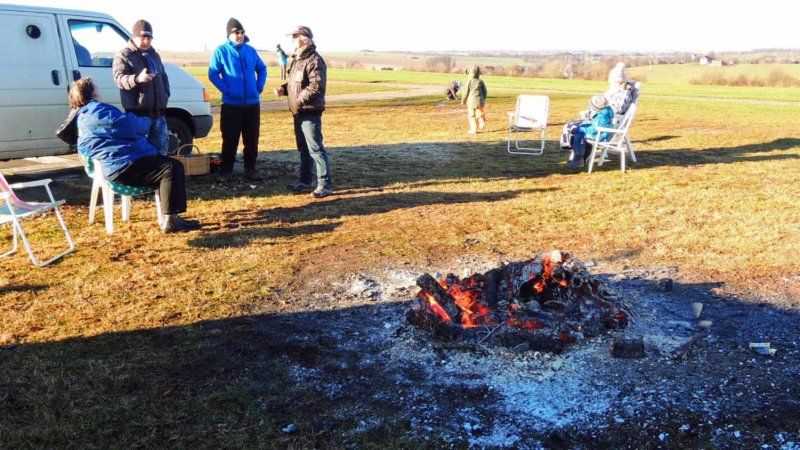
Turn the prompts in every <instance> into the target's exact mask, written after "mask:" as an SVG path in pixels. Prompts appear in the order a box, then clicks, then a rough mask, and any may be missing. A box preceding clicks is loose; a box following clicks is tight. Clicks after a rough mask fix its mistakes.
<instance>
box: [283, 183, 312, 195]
mask: <svg viewBox="0 0 800 450" xmlns="http://www.w3.org/2000/svg"><path fill="white" fill-rule="evenodd" d="M286 189H288V190H290V191H291V192H295V193H298V192H303V191H310V190H313V189H314V185H313V184H311V183H303V182H302V181H295V182H293V183H291V184H289V185H288V186H286Z"/></svg>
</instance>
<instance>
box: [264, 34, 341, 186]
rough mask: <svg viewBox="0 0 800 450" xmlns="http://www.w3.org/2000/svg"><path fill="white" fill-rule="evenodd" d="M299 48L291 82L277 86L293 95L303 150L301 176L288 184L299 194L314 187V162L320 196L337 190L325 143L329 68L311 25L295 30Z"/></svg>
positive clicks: (279, 92)
mask: <svg viewBox="0 0 800 450" xmlns="http://www.w3.org/2000/svg"><path fill="white" fill-rule="evenodd" d="M291 36H292V38H293V39H294V44H295V47H296V48H297V50H295V54H294V55H292V61H291V63H290V64H289V82H288V83H286V84H284V85H282V86H279V87H278V88H276V89H275V94H276V95H287V96H288V97H289V111H291V112H292V115H293V116H294V136H295V140H296V141H297V150H298V151H299V152H300V179H299V180H298V181H295V182H294V183H292V184H290V185H289V186H288V188H289V190H290V191H292V192H295V193H300V192H303V191H306V192H307V191H309V190H311V189H313V188H314V184H313V182H314V179H313V172H312V170H311V165H312V163H313V164H314V166H315V167H316V172H317V187H316V189H314V191H313V192H312V195H313V196H314V197H316V198H322V197H327V196H329V195H331V194H332V193H333V182H332V181H331V174H330V167H329V165H328V154H327V153H326V152H325V146H324V145H323V143H322V112H323V111H325V85H326V81H327V67H326V66H325V60H323V59H322V56H320V54H319V53H317V47H316V45H314V41H313V38H314V35H313V34H312V33H311V29H310V28H308V27H304V26H301V27H297V29H296V30H295V31H294V32H292V34H291Z"/></svg>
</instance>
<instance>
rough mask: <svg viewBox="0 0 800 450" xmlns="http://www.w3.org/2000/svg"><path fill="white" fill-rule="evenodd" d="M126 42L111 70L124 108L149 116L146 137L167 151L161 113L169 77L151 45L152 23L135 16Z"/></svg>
mask: <svg viewBox="0 0 800 450" xmlns="http://www.w3.org/2000/svg"><path fill="white" fill-rule="evenodd" d="M131 31H132V32H131V34H132V37H131V39H130V41H128V45H127V46H125V48H123V49H122V50H120V51H118V52H117V54H116V55H115V56H114V64H113V66H112V71H113V73H114V82H115V83H116V84H117V87H118V88H119V94H120V98H121V100H122V107H123V108H124V109H125V112H129V113H133V114H135V115H137V116H140V117H146V118H149V119H150V129H149V131H148V133H147V138H148V140H149V141H150V143H151V144H153V146H154V147H155V148H156V149H157V150H158V153H159V154H160V155H166V154H168V153H169V133H168V131H167V119H166V117H164V113H165V112H166V110H167V102H168V101H169V78H167V72H166V71H165V70H164V64H162V63H161V56H159V55H158V52H156V50H155V49H154V48H153V44H152V43H153V27H152V26H151V25H150V22H148V21H146V20H137V21H136V23H135V24H133V29H132V30H131Z"/></svg>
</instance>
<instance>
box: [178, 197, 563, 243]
mask: <svg viewBox="0 0 800 450" xmlns="http://www.w3.org/2000/svg"><path fill="white" fill-rule="evenodd" d="M554 190H555V189H554V188H547V189H520V190H515V191H506V192H453V193H450V192H433V191H414V192H392V193H383V192H381V191H380V190H364V189H360V190H356V192H358V193H364V192H369V193H372V192H376V194H375V195H366V196H359V197H351V196H348V197H346V198H345V197H339V198H337V197H336V195H334V196H332V197H329V198H327V199H325V200H322V201H317V202H314V203H310V204H306V205H303V206H297V207H291V208H285V207H277V208H271V209H263V210H252V209H246V210H239V211H233V212H231V213H228V215H227V219H226V224H223V226H222V227H221V228H231V230H230V231H217V232H214V229H213V228H210V227H207V228H206V230H208V231H209V232H210V233H206V234H204V235H203V236H201V237H199V238H196V239H192V240H189V245H193V246H197V247H203V248H220V247H243V246H246V245H248V244H249V243H250V241H251V240H254V239H275V238H288V237H295V236H300V235H305V234H314V233H322V232H327V231H332V230H333V229H335V228H336V227H338V226H339V225H340V224H341V222H335V223H329V224H323V225H304V226H298V227H289V228H285V227H277V224H286V223H288V224H294V223H303V222H309V221H315V220H333V219H342V218H344V217H348V216H370V215H373V214H383V213H386V212H389V211H395V210H400V209H408V208H416V207H420V206H433V205H441V206H442V207H443V208H444V207H446V206H448V205H456V204H462V203H484V202H485V203H491V202H497V201H504V200H509V199H512V198H515V197H518V196H520V195H524V194H532V193H537V192H551V191H554ZM345 194H352V192H349V191H348V192H345V193H340V194H338V195H345ZM270 224H275V225H276V226H270ZM221 228H220V229H221Z"/></svg>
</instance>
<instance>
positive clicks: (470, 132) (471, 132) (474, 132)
mask: <svg viewBox="0 0 800 450" xmlns="http://www.w3.org/2000/svg"><path fill="white" fill-rule="evenodd" d="M467 133H468V134H476V133H477V131H475V130H469V131H467Z"/></svg>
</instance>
